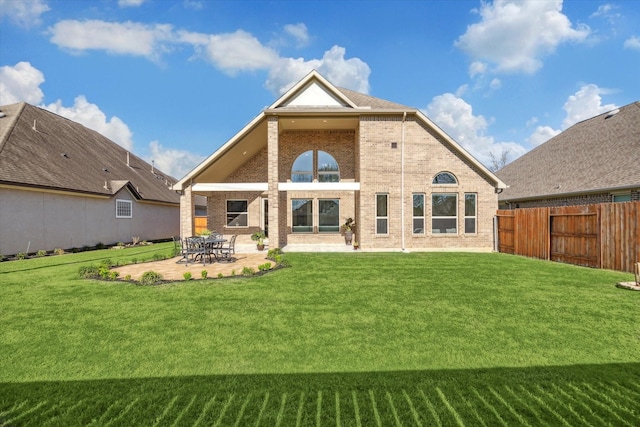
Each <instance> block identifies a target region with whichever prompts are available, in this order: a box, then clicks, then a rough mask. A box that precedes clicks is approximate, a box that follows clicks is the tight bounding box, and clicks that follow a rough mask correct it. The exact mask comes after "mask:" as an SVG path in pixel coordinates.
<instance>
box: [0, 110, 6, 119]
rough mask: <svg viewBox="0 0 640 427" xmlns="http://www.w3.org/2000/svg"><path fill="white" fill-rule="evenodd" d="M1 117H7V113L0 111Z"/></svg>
mask: <svg viewBox="0 0 640 427" xmlns="http://www.w3.org/2000/svg"><path fill="white" fill-rule="evenodd" d="M3 117H7V115H6V114H5V113H4V112H2V111H0V119H1V118H3Z"/></svg>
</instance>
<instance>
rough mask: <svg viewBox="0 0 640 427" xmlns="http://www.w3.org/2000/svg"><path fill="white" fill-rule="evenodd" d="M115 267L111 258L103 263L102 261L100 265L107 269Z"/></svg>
mask: <svg viewBox="0 0 640 427" xmlns="http://www.w3.org/2000/svg"><path fill="white" fill-rule="evenodd" d="M113 265H114V264H113V261H112V260H111V258H107V259H103V260H102V261H100V264H99V266H100V267H107V268H110V267H112V266H113Z"/></svg>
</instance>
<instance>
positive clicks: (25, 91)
mask: <svg viewBox="0 0 640 427" xmlns="http://www.w3.org/2000/svg"><path fill="white" fill-rule="evenodd" d="M42 83H44V74H42V71H40V70H38V69H37V68H35V67H34V66H32V65H31V64H30V63H29V62H24V61H23V62H18V63H17V64H16V65H15V66H13V67H12V66H9V65H5V66H2V67H0V105H7V104H15V103H16V102H23V101H24V102H28V103H29V104H38V103H40V102H42V99H43V98H44V94H43V93H42V90H41V89H40V85H41V84H42Z"/></svg>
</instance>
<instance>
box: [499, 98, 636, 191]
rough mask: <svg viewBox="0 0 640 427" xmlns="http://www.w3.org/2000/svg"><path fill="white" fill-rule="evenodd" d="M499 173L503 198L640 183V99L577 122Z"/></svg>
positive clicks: (591, 189) (628, 185)
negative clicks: (503, 185) (504, 184)
mask: <svg viewBox="0 0 640 427" xmlns="http://www.w3.org/2000/svg"><path fill="white" fill-rule="evenodd" d="M496 175H497V176H498V178H500V179H501V180H502V181H504V182H505V183H506V184H507V185H508V188H506V189H505V190H504V191H503V192H502V194H500V196H499V199H500V200H501V201H517V200H531V199H538V198H550V197H560V196H564V195H569V194H587V193H595V192H600V191H611V190H616V189H629V188H640V102H634V103H631V104H629V105H626V106H624V107H621V108H620V109H618V110H613V111H611V112H608V113H604V114H601V115H599V116H595V117H593V118H591V119H588V120H584V121H582V122H579V123H576V124H575V125H573V126H571V127H570V128H568V129H567V130H565V131H564V132H562V133H560V134H558V135H556V136H555V137H553V138H551V139H550V140H548V141H547V142H545V143H544V144H542V145H540V146H538V147H536V148H535V149H533V150H531V151H530V152H528V153H527V154H525V155H523V156H522V157H520V158H518V159H516V160H514V161H513V162H512V163H510V164H508V165H506V166H505V167H504V168H502V169H501V170H499V171H498V172H496Z"/></svg>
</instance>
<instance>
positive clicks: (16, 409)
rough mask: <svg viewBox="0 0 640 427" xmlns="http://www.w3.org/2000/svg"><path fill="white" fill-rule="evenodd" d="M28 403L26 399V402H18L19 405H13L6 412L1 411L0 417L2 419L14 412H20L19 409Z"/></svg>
mask: <svg viewBox="0 0 640 427" xmlns="http://www.w3.org/2000/svg"><path fill="white" fill-rule="evenodd" d="M28 402H29V399H26V400H23V401H22V402H20V403H16V404H14V405H13V406H12V407H11V408H10V409H8V410H6V411H3V412H0V417H4V416H6V415H9V414H11V413H12V412H15V411H19V410H20V408H22V407H23V406H24V405H26V404H27V403H28Z"/></svg>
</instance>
